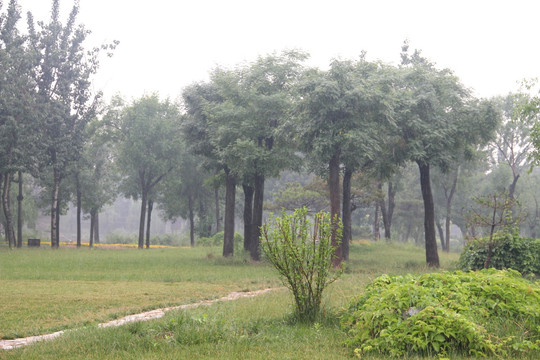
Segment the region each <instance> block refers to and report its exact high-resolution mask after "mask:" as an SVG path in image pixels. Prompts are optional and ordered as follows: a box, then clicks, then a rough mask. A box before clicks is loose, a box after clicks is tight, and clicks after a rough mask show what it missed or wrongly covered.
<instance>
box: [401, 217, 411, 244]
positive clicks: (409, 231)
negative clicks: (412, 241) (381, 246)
mask: <svg viewBox="0 0 540 360" xmlns="http://www.w3.org/2000/svg"><path fill="white" fill-rule="evenodd" d="M411 230H412V225H411V223H410V222H409V225H408V226H407V233H406V234H405V241H403V242H404V243H405V244H406V243H408V242H409V237H410V236H411Z"/></svg>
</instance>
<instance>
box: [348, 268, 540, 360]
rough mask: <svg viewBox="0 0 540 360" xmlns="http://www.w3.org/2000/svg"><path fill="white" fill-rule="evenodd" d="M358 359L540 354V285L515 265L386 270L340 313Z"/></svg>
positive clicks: (349, 341)
mask: <svg viewBox="0 0 540 360" xmlns="http://www.w3.org/2000/svg"><path fill="white" fill-rule="evenodd" d="M342 326H343V328H344V329H345V330H346V331H347V333H348V336H349V339H348V340H347V341H346V343H347V344H348V345H349V346H351V347H353V348H354V352H355V354H356V355H358V356H363V355H369V354H385V355H389V356H395V357H398V356H399V357H402V356H404V355H411V354H417V355H435V354H437V355H439V356H445V355H448V354H449V353H452V354H456V353H458V354H459V353H461V354H467V355H472V356H496V357H497V356H500V357H506V358H507V357H508V356H518V354H519V356H523V355H524V356H533V357H534V356H538V355H540V286H539V284H538V283H536V284H534V283H532V282H530V281H527V280H525V279H523V278H522V277H521V275H520V274H519V273H518V272H516V271H513V270H503V271H498V270H494V269H489V270H482V271H479V272H468V273H463V272H460V271H457V272H455V273H449V272H444V273H431V274H423V275H419V276H413V275H405V276H392V277H391V276H388V275H382V276H380V277H378V278H377V279H376V280H375V281H374V282H373V283H371V284H370V285H368V287H367V288H366V292H365V293H364V295H363V296H361V297H360V298H359V299H358V300H355V301H353V302H352V303H351V305H350V306H349V308H348V310H346V311H345V313H344V314H343V317H342Z"/></svg>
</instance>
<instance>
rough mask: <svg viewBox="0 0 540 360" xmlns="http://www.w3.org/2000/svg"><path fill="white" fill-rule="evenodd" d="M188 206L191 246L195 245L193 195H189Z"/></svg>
mask: <svg viewBox="0 0 540 360" xmlns="http://www.w3.org/2000/svg"><path fill="white" fill-rule="evenodd" d="M188 207H189V244H190V245H191V247H194V246H195V210H194V204H193V195H192V194H189V195H188Z"/></svg>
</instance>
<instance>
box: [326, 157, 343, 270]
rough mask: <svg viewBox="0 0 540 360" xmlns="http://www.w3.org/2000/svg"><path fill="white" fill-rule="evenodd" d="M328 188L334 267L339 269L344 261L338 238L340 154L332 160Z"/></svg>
mask: <svg viewBox="0 0 540 360" xmlns="http://www.w3.org/2000/svg"><path fill="white" fill-rule="evenodd" d="M328 165H329V166H328V167H329V176H328V186H329V188H330V216H331V217H332V219H331V222H332V237H331V242H332V246H333V247H335V249H336V250H335V252H334V257H333V259H332V265H333V266H334V267H335V268H337V267H340V266H341V262H342V259H343V248H342V245H341V239H339V237H338V229H339V221H340V218H341V214H340V212H341V209H340V202H341V196H340V189H339V153H336V154H334V156H332V159H330V163H329V164H328Z"/></svg>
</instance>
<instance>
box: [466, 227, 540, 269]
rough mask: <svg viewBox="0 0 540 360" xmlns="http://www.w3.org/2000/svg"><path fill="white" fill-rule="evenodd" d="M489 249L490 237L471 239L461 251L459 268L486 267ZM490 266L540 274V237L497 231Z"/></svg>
mask: <svg viewBox="0 0 540 360" xmlns="http://www.w3.org/2000/svg"><path fill="white" fill-rule="evenodd" d="M488 251H489V242H488V238H480V239H477V240H474V241H471V242H470V243H469V244H468V245H467V246H466V247H465V248H464V250H463V252H462V253H461V257H460V259H459V262H458V266H459V268H460V269H461V270H464V271H468V270H478V269H482V268H484V263H485V261H486V258H487V256H488ZM490 267H493V268H496V269H514V270H517V271H519V272H521V273H523V274H536V275H540V239H531V238H525V237H520V236H519V235H518V234H510V233H503V232H499V233H496V234H495V235H494V236H493V241H492V256H491V261H490Z"/></svg>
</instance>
